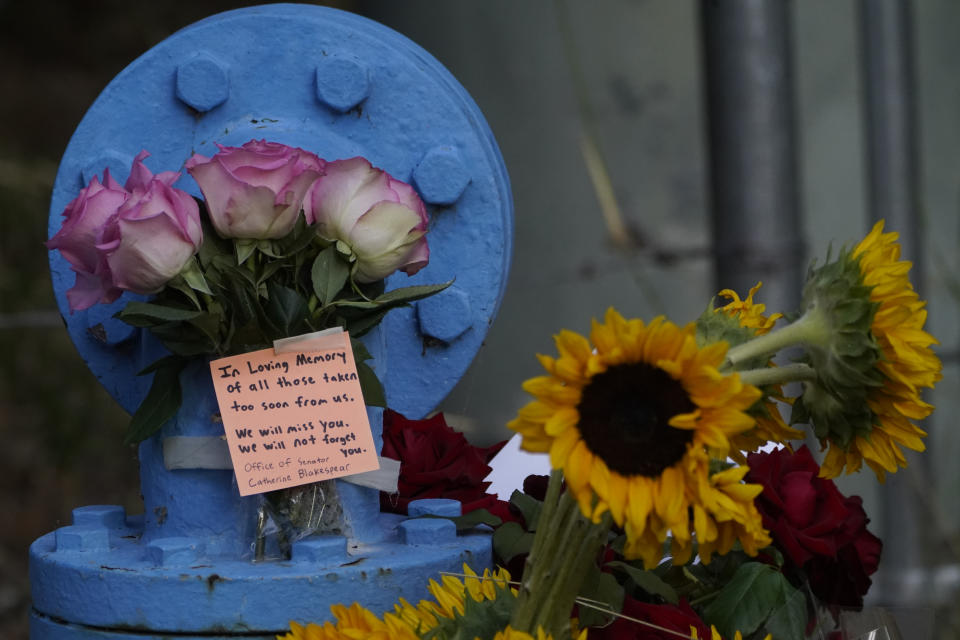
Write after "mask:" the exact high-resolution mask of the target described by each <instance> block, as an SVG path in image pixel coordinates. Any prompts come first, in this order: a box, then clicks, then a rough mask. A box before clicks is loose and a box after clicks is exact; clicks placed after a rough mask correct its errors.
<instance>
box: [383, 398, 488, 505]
mask: <svg viewBox="0 0 960 640" xmlns="http://www.w3.org/2000/svg"><path fill="white" fill-rule="evenodd" d="M503 444H504V443H500V444H496V445H493V446H492V447H475V446H473V445H472V444H470V443H469V442H467V439H466V438H464V437H463V434H462V433H459V432H457V431H454V430H453V429H451V428H450V427H449V426H447V423H446V421H445V420H444V419H443V414H437V415H435V416H433V417H432V418H427V419H426V420H407V419H406V418H404V417H403V416H402V415H400V414H399V413H397V412H396V411H391V410H389V409H387V410H386V411H385V412H384V414H383V454H382V455H383V456H384V457H385V458H393V459H394V460H399V461H400V479H399V481H398V483H397V493H392V494H391V493H381V494H380V506H381V509H383V510H384V511H392V512H394V513H403V514H406V513H407V505H408V504H409V503H410V501H411V500H419V499H421V498H450V499H453V500H459V501H460V502H461V503H463V513H469V512H470V511H473V510H474V509H478V508H486V509H489V510H491V511H497V510H498V509H499V507H500V506H501V505H498V504H497V500H496V497H495V496H491V495H488V494H487V487H489V486H490V483H489V482H484V478H486V477H487V475H488V474H489V473H490V465H488V464H487V463H488V462H490V459H491V458H493V456H495V455H496V454H497V452H498V451H500V449H501V448H502V447H503ZM491 499H492V501H491Z"/></svg>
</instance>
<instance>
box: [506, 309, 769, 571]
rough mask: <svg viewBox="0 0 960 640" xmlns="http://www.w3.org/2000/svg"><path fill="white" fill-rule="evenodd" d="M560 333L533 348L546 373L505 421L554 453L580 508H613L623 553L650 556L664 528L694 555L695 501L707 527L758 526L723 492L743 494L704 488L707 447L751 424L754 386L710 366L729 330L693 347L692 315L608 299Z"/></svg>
mask: <svg viewBox="0 0 960 640" xmlns="http://www.w3.org/2000/svg"><path fill="white" fill-rule="evenodd" d="M555 341H556V345H557V350H558V352H559V357H557V358H553V357H550V356H544V355H540V356H538V357H539V359H540V362H541V364H542V365H543V367H544V369H546V371H547V374H548V375H546V376H539V377H536V378H532V379H530V380H527V381H526V382H525V383H524V389H525V390H526V391H527V392H528V393H530V394H532V395H533V396H535V398H536V400H534V401H533V402H530V403H529V404H528V405H526V406H525V407H524V408H522V409H521V410H520V411H519V413H518V416H517V418H516V419H514V420H513V421H511V422H510V424H509V425H508V426H510V427H511V428H512V429H513V430H515V431H517V432H518V433H520V434H521V435H522V436H523V443H522V446H523V447H524V448H525V449H527V450H528V451H543V452H549V453H550V461H551V465H552V466H553V467H554V468H555V469H562V470H563V474H564V477H565V479H566V482H567V488H568V491H570V492H571V494H572V495H573V497H574V498H575V499H576V500H577V502H578V504H579V506H580V510H581V512H582V513H583V514H584V516H586V517H588V518H590V519H591V520H592V521H594V522H598V521H599V519H600V518H601V516H602V515H603V514H604V513H606V512H608V511H609V512H610V514H611V516H612V518H613V521H614V522H616V524H617V525H619V526H622V527H623V528H624V530H625V532H626V534H627V542H626V546H625V549H624V551H625V554H626V555H627V556H628V557H629V558H638V557H640V558H643V561H644V564H645V565H646V566H648V567H652V566H655V565H656V564H657V563H658V562H659V560H660V554H661V550H662V546H663V543H664V541H665V540H666V537H667V534H668V532H672V534H673V537H674V545H675V553H678V554H680V555H682V554H684V553H686V554H687V555H688V556H689V553H690V544H689V542H690V537H691V534H690V521H689V520H690V511H691V507H696V506H698V505H699V506H700V507H701V511H702V518H703V521H704V528H705V529H706V528H708V526H709V525H708V524H707V522H708V521H709V522H710V523H713V525H715V526H716V525H719V524H721V523H723V522H727V521H729V520H730V519H731V518H732V519H733V520H736V521H737V522H739V523H740V524H741V525H743V526H742V527H741V529H740V530H738V532H739V533H743V534H744V535H752V534H759V533H760V532H762V531H763V529H762V527H761V526H760V524H759V523H760V518H759V514H757V513H756V510H753V512H752V513H751V512H750V510H749V509H748V508H747V506H746V505H745V504H742V505H740V506H742V507H743V508H741V509H738V508H734V507H735V506H736V504H734V505H731V504H728V502H727V499H728V500H730V501H733V502H734V503H739V502H742V500H743V499H744V496H741V495H739V494H738V493H737V492H735V491H734V492H729V493H725V494H724V496H726V497H727V499H725V500H712V501H711V500H709V499H708V498H710V497H711V496H713V495H714V494H713V493H711V492H705V491H702V487H709V486H710V482H709V457H719V458H721V459H722V458H725V457H726V456H727V454H728V453H729V451H730V438H731V437H732V436H734V435H736V434H738V433H742V432H744V431H747V430H749V429H751V428H753V427H754V419H753V418H752V417H751V416H749V415H748V414H747V413H746V412H747V410H748V409H749V408H750V407H751V406H752V405H753V404H754V402H755V401H756V400H757V399H759V397H760V391H759V390H758V389H757V388H756V387H753V386H751V385H745V384H743V383H742V382H741V381H740V379H739V376H738V375H737V374H732V375H727V376H724V375H721V374H720V373H719V371H718V370H717V367H718V366H719V365H720V364H721V363H722V362H723V361H724V357H725V354H726V350H727V345H726V343H725V342H719V343H714V344H709V345H705V346H703V347H699V346H697V343H696V339H695V335H694V326H693V325H692V324H691V325H688V326H687V327H684V328H680V327H678V326H676V325H674V324H672V323H670V322H668V321H666V320H665V319H664V318H662V317H660V318H656V319H654V320H653V321H652V322H650V324H645V323H644V322H643V321H641V320H629V321H627V320H625V319H624V318H623V317H622V316H621V315H620V314H619V313H617V312H616V311H615V310H613V309H610V310H609V311H608V312H607V314H606V317H605V323H603V324H601V323H598V322H596V321H594V323H593V327H592V330H591V333H590V340H587V339H586V338H585V337H583V336H581V335H579V334H577V333H574V332H572V331H566V330H564V331H561V332H560V334H559V335H557V336H556V337H555ZM711 491H713V490H711ZM714 497H715V496H714ZM705 499H706V502H704V500H705ZM746 499H747V501H748V502H749V501H752V498H746ZM721 506H722V507H723V508H722V509H721V508H720V507H721ZM759 539H760V538H758V541H759ZM744 546H745V547H746V548H754V547H755V546H756V545H755V544H754V543H753V541H751V540H748V541H745V544H744ZM701 557H702V558H703V559H704V560H705V561H707V560H709V555H703V554H702V553H701Z"/></svg>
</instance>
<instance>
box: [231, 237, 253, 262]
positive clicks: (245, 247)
mask: <svg viewBox="0 0 960 640" xmlns="http://www.w3.org/2000/svg"><path fill="white" fill-rule="evenodd" d="M233 246H234V247H235V248H236V251H237V264H243V263H244V262H246V261H247V258H249V257H250V256H252V255H253V252H254V251H255V250H256V248H257V241H256V240H248V239H245V238H242V239H239V240H234V242H233Z"/></svg>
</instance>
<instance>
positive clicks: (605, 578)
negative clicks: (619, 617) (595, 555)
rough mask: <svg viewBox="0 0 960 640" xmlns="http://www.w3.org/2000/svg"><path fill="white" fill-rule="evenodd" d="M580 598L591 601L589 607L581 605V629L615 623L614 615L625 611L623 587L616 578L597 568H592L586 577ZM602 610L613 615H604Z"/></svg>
mask: <svg viewBox="0 0 960 640" xmlns="http://www.w3.org/2000/svg"><path fill="white" fill-rule="evenodd" d="M579 597H580V598H586V599H587V600H590V602H589V603H588V604H587V605H584V604H581V605H580V608H579V612H580V613H579V615H580V626H581V628H582V627H599V626H604V625H607V624H609V623H610V622H613V618H614V616H613V613H616V612H619V611H620V610H621V609H623V598H624V591H623V587H621V586H620V584H619V583H618V582H617V579H616V578H614V577H613V576H612V575H610V574H609V573H603V572H602V571H600V569H599V567H597V566H593V567H591V569H590V572H589V573H588V574H587V575H586V577H584V579H583V583H582V584H581V585H580V594H579ZM598 607H599V608H598ZM600 608H605V609H606V610H607V611H610V612H611V613H604V611H602V610H601V609H600Z"/></svg>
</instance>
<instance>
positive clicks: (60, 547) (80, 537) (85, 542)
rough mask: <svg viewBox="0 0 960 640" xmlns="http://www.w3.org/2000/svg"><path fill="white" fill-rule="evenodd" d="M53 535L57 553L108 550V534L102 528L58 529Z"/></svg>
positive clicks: (76, 527)
mask: <svg viewBox="0 0 960 640" xmlns="http://www.w3.org/2000/svg"><path fill="white" fill-rule="evenodd" d="M55 535H56V541H57V551H109V550H110V532H109V531H108V530H107V529H105V528H103V527H82V526H77V525H73V526H70V527H60V528H59V529H57V531H56V534H55Z"/></svg>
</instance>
